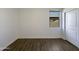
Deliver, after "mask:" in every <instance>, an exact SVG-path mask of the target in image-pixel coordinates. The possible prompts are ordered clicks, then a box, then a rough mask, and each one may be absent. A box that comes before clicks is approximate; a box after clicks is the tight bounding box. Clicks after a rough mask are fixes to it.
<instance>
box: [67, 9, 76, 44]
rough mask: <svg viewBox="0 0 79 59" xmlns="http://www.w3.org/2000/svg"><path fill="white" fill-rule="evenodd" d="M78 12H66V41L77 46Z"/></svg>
mask: <svg viewBox="0 0 79 59" xmlns="http://www.w3.org/2000/svg"><path fill="white" fill-rule="evenodd" d="M76 23H77V19H76V10H75V9H74V10H71V11H69V12H66V39H67V40H68V41H70V42H71V43H73V44H74V45H76V43H77V24H76Z"/></svg>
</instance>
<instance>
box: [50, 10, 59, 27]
mask: <svg viewBox="0 0 79 59" xmlns="http://www.w3.org/2000/svg"><path fill="white" fill-rule="evenodd" d="M59 26H60V12H59V11H49V27H59Z"/></svg>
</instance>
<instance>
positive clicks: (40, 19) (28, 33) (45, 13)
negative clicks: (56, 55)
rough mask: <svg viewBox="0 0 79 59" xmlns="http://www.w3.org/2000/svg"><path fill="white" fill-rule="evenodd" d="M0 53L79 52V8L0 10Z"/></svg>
mask: <svg viewBox="0 0 79 59" xmlns="http://www.w3.org/2000/svg"><path fill="white" fill-rule="evenodd" d="M0 51H79V8H0Z"/></svg>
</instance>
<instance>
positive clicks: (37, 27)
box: [19, 8, 61, 38]
mask: <svg viewBox="0 0 79 59" xmlns="http://www.w3.org/2000/svg"><path fill="white" fill-rule="evenodd" d="M20 26H21V28H20V35H19V37H20V38H60V37H61V30H60V28H49V9H45V8H44V9H43V8H42V9H41V8H38V9H36V8H35V9H33V8H32V9H31V8H30V9H28V8H26V9H20Z"/></svg>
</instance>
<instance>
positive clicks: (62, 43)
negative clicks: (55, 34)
mask: <svg viewBox="0 0 79 59" xmlns="http://www.w3.org/2000/svg"><path fill="white" fill-rule="evenodd" d="M3 51H79V49H78V48H77V47H76V46H74V45H73V44H71V43H70V42H68V41H66V40H63V39H47V38H46V39H18V40H16V41H15V42H13V43H12V44H11V45H9V46H8V47H7V48H6V49H4V50H3Z"/></svg>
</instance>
